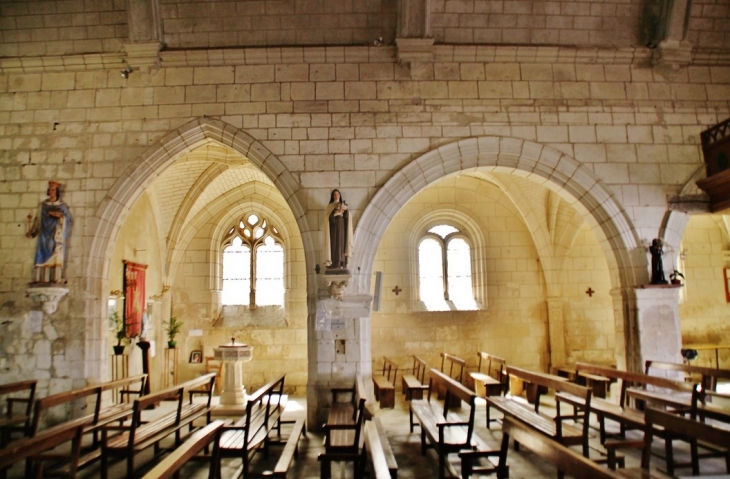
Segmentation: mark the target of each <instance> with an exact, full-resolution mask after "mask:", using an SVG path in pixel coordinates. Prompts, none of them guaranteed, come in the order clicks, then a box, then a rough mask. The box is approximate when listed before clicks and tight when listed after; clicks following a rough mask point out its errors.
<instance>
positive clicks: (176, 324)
mask: <svg viewBox="0 0 730 479" xmlns="http://www.w3.org/2000/svg"><path fill="white" fill-rule="evenodd" d="M162 324H164V325H165V332H166V333H167V347H168V348H170V349H174V348H175V346H177V341H175V336H177V333H179V332H180V328H182V325H183V323H182V321H179V320H178V319H177V318H176V317H175V316H172V317H171V318H170V321H164V322H163V323H162Z"/></svg>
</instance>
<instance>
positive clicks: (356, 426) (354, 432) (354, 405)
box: [317, 374, 367, 478]
mask: <svg viewBox="0 0 730 479" xmlns="http://www.w3.org/2000/svg"><path fill="white" fill-rule="evenodd" d="M331 392H332V404H331V405H330V411H329V414H328V416H327V422H326V423H325V424H324V425H323V428H324V432H325V439H324V453H322V454H320V455H319V456H318V457H317V460H318V461H319V462H320V475H321V477H322V478H327V477H330V471H331V463H332V462H334V461H352V462H353V463H354V468H355V471H358V470H360V467H361V458H360V453H361V451H362V445H363V440H364V438H363V436H362V426H363V422H364V420H365V416H366V410H365V403H366V402H367V392H366V390H365V383H364V382H363V380H362V376H360V375H359V374H358V375H357V376H356V378H355V384H354V385H353V387H351V388H332V389H331ZM341 396H347V397H349V401H339V400H338V399H339V398H340V397H341Z"/></svg>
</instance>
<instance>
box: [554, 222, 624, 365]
mask: <svg viewBox="0 0 730 479" xmlns="http://www.w3.org/2000/svg"><path fill="white" fill-rule="evenodd" d="M560 283H561V291H562V296H561V297H562V299H563V317H564V327H565V348H566V364H575V363H576V362H579V361H580V362H588V363H592V364H614V362H615V358H614V340H615V332H616V326H615V323H614V313H613V310H612V299H611V295H610V291H611V281H610V276H609V272H608V265H607V264H606V257H605V255H604V254H603V252H602V251H601V248H600V245H599V244H598V241H596V235H595V234H594V233H593V232H592V231H591V230H590V229H589V228H588V225H586V224H583V227H582V228H581V230H580V232H579V233H578V235H577V236H576V238H575V241H574V242H573V244H572V247H571V248H570V250H569V254H568V256H567V258H566V259H565V263H564V269H563V272H562V275H561V281H560ZM589 288H590V289H591V291H593V293H592V294H591V295H589V294H588V293H586V291H588V289H589Z"/></svg>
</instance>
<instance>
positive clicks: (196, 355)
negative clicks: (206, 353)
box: [190, 350, 203, 364]
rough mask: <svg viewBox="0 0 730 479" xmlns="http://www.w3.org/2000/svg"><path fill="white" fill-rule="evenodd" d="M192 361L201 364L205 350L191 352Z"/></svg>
mask: <svg viewBox="0 0 730 479" xmlns="http://www.w3.org/2000/svg"><path fill="white" fill-rule="evenodd" d="M190 362H191V363H195V364H200V363H202V362H203V351H198V350H195V351H192V352H191V353H190Z"/></svg>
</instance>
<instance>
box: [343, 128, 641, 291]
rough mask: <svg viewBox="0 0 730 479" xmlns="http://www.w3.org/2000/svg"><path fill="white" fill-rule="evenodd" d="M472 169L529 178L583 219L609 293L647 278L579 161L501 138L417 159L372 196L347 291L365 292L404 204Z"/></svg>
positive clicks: (607, 196)
mask: <svg viewBox="0 0 730 479" xmlns="http://www.w3.org/2000/svg"><path fill="white" fill-rule="evenodd" d="M476 169H480V170H482V171H484V170H491V171H501V172H505V173H511V174H516V175H519V176H524V177H529V178H531V179H532V180H534V181H536V182H539V183H541V184H543V185H544V186H545V187H547V188H549V189H551V190H553V191H555V192H557V193H558V194H560V195H561V196H562V197H563V198H564V199H565V200H566V201H568V202H569V203H570V204H572V205H573V206H575V207H576V208H577V209H579V210H580V211H582V212H583V213H584V217H585V218H586V220H587V221H588V222H589V224H590V225H591V227H592V228H593V230H594V231H596V232H597V233H598V237H599V241H600V243H601V246H602V248H603V250H604V252H605V254H606V259H607V262H608V265H609V270H610V271H611V273H612V275H611V276H612V278H613V281H614V282H615V284H614V287H618V288H622V289H627V288H632V287H633V286H634V285H635V284H640V283H641V282H642V281H644V280H645V279H646V278H647V274H648V269H647V259H646V254H644V253H645V252H644V250H643V248H642V247H641V244H640V241H639V240H638V237H637V235H636V233H635V230H634V227H633V225H632V223H631V220H630V219H629V217H628V215H627V214H626V213H625V211H624V210H623V207H622V206H621V205H620V203H619V202H618V201H617V200H616V198H615V197H614V194H613V192H612V191H611V190H610V189H609V188H608V187H607V186H606V185H605V184H603V182H602V181H601V180H600V179H599V178H597V177H596V176H595V175H594V174H593V172H591V171H590V170H589V169H588V168H586V167H585V166H583V165H582V164H581V163H580V162H579V161H577V160H575V159H574V158H571V157H569V156H568V155H566V154H564V153H562V152H560V151H558V150H556V149H554V148H550V147H548V146H544V145H541V144H539V143H535V142H531V141H527V140H522V139H517V138H504V137H480V138H468V139H464V140H460V141H456V142H454V143H449V144H447V145H443V146H441V147H439V148H437V149H435V150H431V151H429V152H427V153H425V154H424V155H422V156H420V157H418V158H416V159H415V160H413V161H412V162H411V163H409V164H408V165H406V166H405V167H404V168H403V169H402V170H400V171H398V172H397V173H395V174H394V175H393V176H392V177H391V178H390V180H388V182H387V183H386V184H385V185H384V186H383V187H382V188H381V189H380V190H378V192H377V193H376V194H375V196H374V197H373V199H372V201H371V202H370V204H369V205H368V206H367V207H366V208H365V210H364V211H363V214H362V217H361V219H360V222H359V223H358V225H357V231H356V232H355V251H354V253H353V259H352V267H351V270H352V271H353V272H354V273H353V278H352V286H351V287H352V288H353V289H354V290H356V291H357V292H359V293H367V292H368V291H369V290H370V279H371V273H372V265H373V260H374V258H375V253H376V251H377V248H378V246H379V243H380V239H381V238H382V236H383V234H384V233H385V230H386V228H387V227H388V224H390V222H391V221H392V219H393V218H394V217H395V215H396V214H397V213H398V211H399V210H400V209H401V208H402V207H403V205H405V203H406V202H407V201H408V200H410V199H411V198H413V196H415V195H416V194H417V193H418V192H419V191H421V190H422V189H423V188H425V187H426V186H428V185H430V184H431V183H433V182H435V181H437V180H440V179H442V178H445V177H446V176H448V175H451V174H455V173H459V172H469V171H474V170H476Z"/></svg>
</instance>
